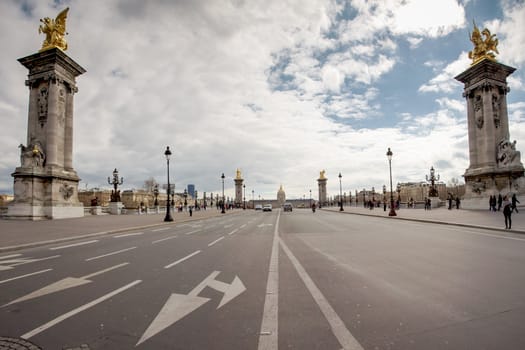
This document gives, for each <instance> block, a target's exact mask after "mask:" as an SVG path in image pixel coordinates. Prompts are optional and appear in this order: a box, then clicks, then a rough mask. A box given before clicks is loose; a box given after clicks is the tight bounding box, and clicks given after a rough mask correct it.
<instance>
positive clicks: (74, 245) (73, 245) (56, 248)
mask: <svg viewBox="0 0 525 350" xmlns="http://www.w3.org/2000/svg"><path fill="white" fill-rule="evenodd" d="M96 242H98V239H94V240H92V241H86V242H80V243H73V244H68V245H63V246H60V247H53V248H49V250H58V249H66V248H71V247H78V246H80V245H86V244H91V243H96Z"/></svg>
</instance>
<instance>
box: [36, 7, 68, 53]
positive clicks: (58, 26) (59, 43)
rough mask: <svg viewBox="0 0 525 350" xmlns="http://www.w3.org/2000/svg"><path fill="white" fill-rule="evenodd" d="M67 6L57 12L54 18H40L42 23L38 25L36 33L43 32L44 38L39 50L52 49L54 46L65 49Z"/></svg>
mask: <svg viewBox="0 0 525 350" xmlns="http://www.w3.org/2000/svg"><path fill="white" fill-rule="evenodd" d="M68 11H69V7H68V8H66V9H65V10H63V11H62V12H60V13H59V14H58V16H57V17H56V19H52V18H49V17H45V18H44V19H40V22H42V23H43V24H42V25H40V27H38V34H40V33H44V34H45V35H46V39H45V40H44V43H43V44H42V48H41V49H40V51H39V52H42V51H45V50H49V49H52V48H54V47H57V48H59V49H60V50H62V51H66V50H67V42H66V39H65V35H66V34H67V33H66V18H67V12H68Z"/></svg>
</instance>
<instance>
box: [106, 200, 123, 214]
mask: <svg viewBox="0 0 525 350" xmlns="http://www.w3.org/2000/svg"><path fill="white" fill-rule="evenodd" d="M123 207H124V205H123V204H122V202H109V213H110V214H111V215H120V214H122V208H123Z"/></svg>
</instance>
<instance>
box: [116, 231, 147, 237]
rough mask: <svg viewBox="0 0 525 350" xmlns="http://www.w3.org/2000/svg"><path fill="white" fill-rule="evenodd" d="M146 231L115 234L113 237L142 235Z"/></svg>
mask: <svg viewBox="0 0 525 350" xmlns="http://www.w3.org/2000/svg"><path fill="white" fill-rule="evenodd" d="M143 234H144V232H133V233H125V234H123V235H118V236H113V238H121V237H128V236H140V235H143Z"/></svg>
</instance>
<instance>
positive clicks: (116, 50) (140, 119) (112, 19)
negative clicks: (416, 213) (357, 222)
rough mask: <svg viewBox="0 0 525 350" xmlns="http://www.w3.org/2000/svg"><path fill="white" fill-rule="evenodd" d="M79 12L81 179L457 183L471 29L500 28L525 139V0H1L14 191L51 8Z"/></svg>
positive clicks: (0, 166)
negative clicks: (44, 21) (30, 60)
mask: <svg viewBox="0 0 525 350" xmlns="http://www.w3.org/2000/svg"><path fill="white" fill-rule="evenodd" d="M67 6H69V7H70V10H69V16H68V19H67V31H68V33H69V35H68V36H67V41H68V44H69V48H68V50H67V51H66V53H67V54H68V55H69V56H70V57H71V58H73V59H74V60H75V61H76V62H78V63H79V64H80V65H81V66H83V67H84V68H85V69H86V70H87V72H86V73H85V74H84V75H81V76H80V77H78V79H77V85H78V88H79V92H78V94H76V95H75V115H74V118H75V120H74V123H75V134H74V167H75V169H76V171H77V172H78V174H79V176H80V177H81V178H82V181H81V182H80V185H79V188H80V189H85V188H93V187H109V185H107V177H108V176H110V175H111V172H112V171H113V169H114V168H118V170H119V172H120V174H121V175H122V176H123V177H124V185H123V188H124V189H130V188H141V187H142V186H143V183H144V180H146V179H148V178H150V177H153V178H155V179H156V180H157V181H158V182H159V183H165V182H166V161H165V158H164V150H165V149H166V146H168V145H169V146H170V148H171V150H172V152H173V156H172V160H171V162H170V165H171V166H170V169H171V171H170V175H171V181H172V182H173V181H174V182H175V184H176V187H177V191H182V190H183V188H184V187H186V185H187V184H190V183H191V184H195V187H196V189H197V190H198V191H199V192H200V193H202V192H203V191H206V192H208V193H209V192H215V193H216V192H218V191H220V190H221V179H220V176H221V173H224V174H225V176H226V181H225V190H226V195H233V178H234V177H235V170H236V169H237V168H240V169H241V171H242V175H243V177H244V179H245V184H246V192H247V195H248V194H249V195H248V197H251V191H252V190H253V191H254V193H255V196H256V197H258V196H261V197H263V198H275V197H276V192H277V190H278V189H279V186H280V185H281V184H282V185H283V187H284V189H285V191H286V194H287V197H289V198H302V196H303V195H306V197H307V198H308V196H309V190H312V193H313V197H314V198H317V182H316V179H317V178H318V177H319V172H320V171H321V170H323V169H325V170H326V177H327V178H328V194H329V195H335V194H337V193H338V191H339V179H338V174H339V173H341V174H342V176H343V177H342V184H343V191H344V192H348V191H352V192H354V191H355V190H356V189H362V188H371V187H372V186H375V188H376V189H378V188H381V187H382V186H383V184H387V185H388V181H389V173H388V160H387V157H386V155H385V154H386V151H387V148H388V147H391V149H392V151H393V153H394V156H393V160H392V173H393V181H394V185H395V184H396V183H397V182H406V181H423V180H424V179H425V174H428V173H429V169H430V167H431V166H434V167H435V168H436V171H437V172H438V173H439V174H440V176H441V180H443V181H444V182H449V181H450V179H452V178H459V179H460V181H462V177H461V176H462V175H463V173H464V171H465V169H466V168H467V167H468V166H469V160H468V140H467V124H466V108H465V106H466V104H465V100H464V99H463V98H462V91H463V86H462V84H461V83H459V82H457V81H456V80H454V77H455V76H456V75H457V74H459V73H461V72H463V71H464V70H466V69H467V68H468V67H469V65H470V61H469V59H468V57H467V53H468V51H470V50H471V49H472V44H471V42H470V41H469V31H471V30H472V22H473V20H475V21H476V23H477V24H478V26H479V27H488V28H489V29H490V30H491V31H492V32H493V33H495V34H496V35H497V37H498V38H499V43H500V44H499V46H498V48H499V52H500V55H498V57H497V58H498V61H500V62H502V63H504V64H506V65H510V66H512V67H516V68H517V71H516V72H515V73H514V74H513V75H512V76H511V77H510V78H509V79H508V82H509V85H510V88H511V92H510V93H509V95H508V110H509V121H510V137H511V140H517V148H518V150H521V151H522V152H523V151H524V150H525V30H524V29H525V28H524V23H525V2H524V1H523V0H500V1H495V0H439V1H435V0H368V1H366V0H351V1H350V0H349V1H340V0H334V1H331V0H306V1H305V0H264V1H262V0H261V1H259V0H220V1H217V0H172V1H171V0H151V1H143V0H103V1H102V0H100V1H99V0H95V1H80V0H78V1H75V0H71V1H42V0H3V1H1V2H0V13H2V21H0V30H1V32H2V35H1V37H0V47H2V50H1V51H0V63H1V64H0V79H1V81H2V84H1V85H0V123H1V128H0V149H1V150H2V153H1V154H2V155H1V158H0V193H12V191H13V178H12V177H11V173H12V172H13V171H14V169H15V168H16V167H17V166H19V161H20V157H19V150H18V148H17V146H18V145H19V144H20V143H24V144H25V143H26V128H27V109H28V97H29V95H28V88H27V87H26V86H25V85H24V81H25V79H26V77H27V70H26V68H24V67H23V66H22V65H20V63H19V62H17V59H18V58H21V57H25V56H28V55H31V54H33V53H36V52H37V51H38V50H39V49H40V47H41V45H42V41H43V39H44V36H43V35H39V34H38V26H39V19H40V18H43V17H54V16H56V15H57V14H58V13H59V12H60V11H61V10H62V9H64V8H65V7H67Z"/></svg>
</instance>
